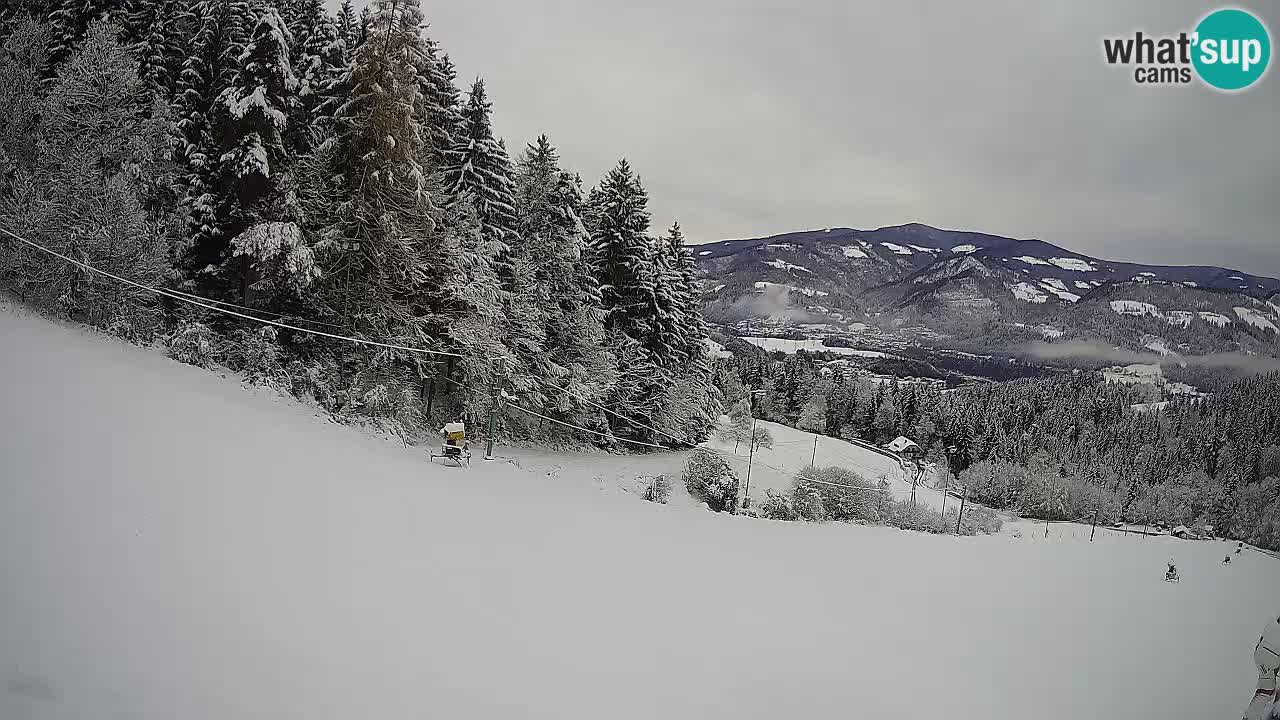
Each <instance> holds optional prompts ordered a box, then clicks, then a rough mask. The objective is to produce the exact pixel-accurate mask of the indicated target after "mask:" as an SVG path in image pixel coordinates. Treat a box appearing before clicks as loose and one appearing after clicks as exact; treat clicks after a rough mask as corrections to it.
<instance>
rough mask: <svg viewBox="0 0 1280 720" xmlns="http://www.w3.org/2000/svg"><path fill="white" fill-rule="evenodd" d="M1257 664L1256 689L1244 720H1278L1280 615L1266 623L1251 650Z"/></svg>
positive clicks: (1279, 719) (1279, 718)
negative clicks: (1277, 676) (1277, 677)
mask: <svg viewBox="0 0 1280 720" xmlns="http://www.w3.org/2000/svg"><path fill="white" fill-rule="evenodd" d="M1253 661H1254V662H1256V663H1257V664H1258V689H1257V691H1255V692H1254V694H1253V701H1252V702H1250V703H1249V709H1248V710H1246V711H1245V713H1244V720H1280V698H1277V697H1276V672H1277V670H1280V617H1278V618H1276V619H1275V620H1273V621H1271V622H1269V623H1267V627H1266V628H1264V629H1263V630H1262V637H1261V638H1258V645H1257V647H1255V648H1254V650H1253Z"/></svg>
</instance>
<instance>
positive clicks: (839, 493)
mask: <svg viewBox="0 0 1280 720" xmlns="http://www.w3.org/2000/svg"><path fill="white" fill-rule="evenodd" d="M793 494H794V495H796V496H799V495H801V494H804V495H805V496H806V498H808V497H810V496H812V497H813V498H816V501H817V502H819V503H821V505H822V510H823V512H822V514H823V516H824V517H826V518H829V519H831V520H840V521H844V522H849V521H859V522H873V523H874V522H880V520H881V516H882V515H883V513H884V511H885V510H886V509H887V507H888V504H889V503H890V502H891V501H892V499H893V496H892V495H890V494H889V486H888V484H887V483H884V482H880V483H875V482H871V481H869V480H866V479H865V478H863V477H862V476H861V475H859V474H857V473H855V472H853V471H852V470H848V469H845V468H842V467H825V468H808V469H806V470H804V471H802V472H801V473H800V474H799V475H797V476H796V479H795V484H794V491H793ZM808 502H812V501H808Z"/></svg>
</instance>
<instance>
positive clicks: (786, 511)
mask: <svg viewBox="0 0 1280 720" xmlns="http://www.w3.org/2000/svg"><path fill="white" fill-rule="evenodd" d="M764 497H765V499H764V502H763V503H761V505H760V517H763V518H768V519H769V520H796V519H798V517H799V516H798V515H797V514H796V510H795V507H793V506H792V504H791V499H790V498H788V497H787V496H786V495H783V494H782V493H780V492H774V491H773V490H765V491H764Z"/></svg>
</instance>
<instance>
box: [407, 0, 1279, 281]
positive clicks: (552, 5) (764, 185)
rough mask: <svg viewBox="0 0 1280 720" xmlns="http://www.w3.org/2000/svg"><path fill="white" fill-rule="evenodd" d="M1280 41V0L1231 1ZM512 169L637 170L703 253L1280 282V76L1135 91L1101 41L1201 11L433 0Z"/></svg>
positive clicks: (444, 39)
mask: <svg viewBox="0 0 1280 720" xmlns="http://www.w3.org/2000/svg"><path fill="white" fill-rule="evenodd" d="M1237 4H1239V5H1242V6H1244V7H1249V8H1251V9H1253V10H1255V11H1257V12H1258V13H1259V14H1260V15H1261V16H1262V17H1263V19H1264V20H1265V21H1267V22H1268V23H1269V24H1270V26H1271V27H1272V34H1273V36H1274V35H1276V34H1277V32H1276V29H1277V28H1280V8H1278V6H1277V5H1276V4H1275V3H1268V2H1257V1H1256V0H1255V1H1254V2H1243V3H1237ZM423 7H424V10H425V12H426V14H427V17H428V20H429V21H430V22H431V30H430V32H431V34H432V35H433V37H435V38H436V39H437V40H439V41H440V43H441V44H442V45H443V46H444V48H445V49H446V50H447V51H448V52H450V54H451V55H452V56H453V58H454V60H455V62H456V64H457V65H458V68H459V71H460V74H461V77H460V81H469V80H470V79H471V78H473V77H475V76H476V75H481V76H484V77H485V78H486V81H487V83H488V85H489V89H490V92H491V96H492V98H493V100H494V104H495V126H496V128H497V130H498V132H499V133H500V134H501V135H503V136H504V137H506V138H507V142H508V145H509V147H511V148H512V150H513V151H518V150H519V149H521V148H522V147H523V145H524V143H526V142H527V141H529V140H530V139H532V138H534V137H535V136H536V135H537V134H539V133H542V132H546V133H547V134H548V135H550V137H551V139H552V141H553V142H555V143H556V144H557V145H558V146H559V147H560V149H561V153H562V156H563V158H564V160H565V162H566V163H567V164H569V165H571V166H572V167H574V168H575V169H577V170H578V171H580V172H581V173H582V174H583V177H584V178H586V179H587V180H588V181H589V182H592V181H594V180H595V179H596V178H598V177H600V176H601V175H602V174H603V173H604V172H605V171H607V170H608V168H609V167H610V166H611V165H612V164H613V163H614V162H616V161H617V159H618V158H619V157H621V156H626V157H627V158H628V159H629V160H631V162H632V164H633V165H634V166H635V167H636V168H637V169H638V171H639V172H640V173H641V175H642V177H643V179H644V182H645V185H646V187H647V188H648V189H649V192H650V195H651V197H652V204H651V207H652V209H653V211H654V221H655V222H654V224H655V226H656V227H664V226H665V225H667V224H669V223H670V222H671V221H672V220H673V219H677V218H678V219H679V220H680V223H681V225H682V226H683V227H684V228H685V232H686V235H687V236H688V237H689V238H690V239H691V241H694V242H704V241H711V240H718V239H724V238H730V237H746V236H757V235H764V234H770V233H776V232H785V231H788V230H799V229H806V228H812V227H823V226H829V225H851V226H854V227H876V226H882V225H892V224H898V223H904V222H911V221H919V222H924V223H928V224H931V225H936V226H940V227H947V228H957V229H974V230H983V231H988V232H994V233H1000V234H1006V235H1011V236H1015V237H1035V238H1040V239H1044V240H1048V241H1050V242H1055V243H1058V244H1061V245H1065V246H1067V247H1070V248H1072V249H1075V250H1079V251H1081V252H1087V253H1090V254H1094V255H1098V256H1101V257H1105V258H1109V259H1116V260H1140V261H1147V262H1165V263H1178V264H1200V263H1204V264H1224V265H1229V266H1233V267H1237V268H1239V269H1244V270H1249V271H1252V272H1258V273H1264V274H1270V275H1280V244H1278V243H1277V232H1276V227H1277V225H1280V203H1277V202H1276V197H1277V196H1276V188H1277V186H1280V145H1278V144H1277V142H1276V139H1275V131H1274V128H1275V123H1276V118H1277V117H1280V112H1278V111H1280V77H1276V71H1275V70H1274V69H1272V70H1271V71H1270V72H1269V76H1268V77H1267V78H1266V79H1264V81H1263V82H1262V83H1261V84H1260V85H1259V86H1257V87H1255V88H1254V89H1252V90H1250V91H1248V92H1246V93H1242V94H1236V95H1223V94H1218V93H1215V92H1212V91H1210V90H1208V89H1206V88H1203V87H1200V86H1198V85H1194V86H1188V87H1163V88H1150V87H1140V86H1138V85H1136V84H1134V82H1133V80H1132V76H1131V74H1130V73H1129V72H1128V71H1126V70H1125V69H1123V68H1115V67H1108V66H1107V65H1106V64H1105V63H1104V62H1103V60H1102V38H1103V37H1107V36H1119V35H1124V34H1126V33H1131V32H1133V31H1134V30H1137V29H1143V30H1146V31H1148V32H1152V33H1174V32H1177V31H1179V30H1182V29H1189V28H1190V27H1191V25H1192V24H1193V23H1194V22H1195V21H1196V20H1197V19H1198V18H1199V17H1200V16H1201V15H1203V14H1204V13H1205V12H1206V11H1208V10H1210V9H1212V8H1213V7H1216V6H1215V5H1207V4H1201V3H1197V2H1191V1H1190V0H1137V1H1136V2H1130V3H1123V4H1121V3H1113V2H1106V1H1104V0H1095V1H1092V2H1077V3H1026V2H1019V1H1017V0H985V1H983V2H970V3H954V2H949V1H947V0H932V1H925V0H915V1H911V0H901V1H897V2H892V1H887V0H886V1H885V2H848V1H842V0H822V1H821V2H814V1H810V2H796V3H788V2H769V1H768V0H701V1H691V2H645V3H634V2H631V1H630V0H558V1H553V0H542V1H536V0H469V1H468V2H447V3H445V2H440V3H433V2H424V5H423Z"/></svg>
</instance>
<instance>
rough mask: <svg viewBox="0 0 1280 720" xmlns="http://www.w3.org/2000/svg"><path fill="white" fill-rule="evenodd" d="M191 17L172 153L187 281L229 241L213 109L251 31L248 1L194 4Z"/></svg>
mask: <svg viewBox="0 0 1280 720" xmlns="http://www.w3.org/2000/svg"><path fill="white" fill-rule="evenodd" d="M190 17H191V18H192V19H193V25H194V27H195V28H196V32H195V35H194V36H193V37H192V39H191V41H190V43H189V47H190V50H189V54H188V57H187V59H186V60H185V61H184V62H183V65H182V71H181V72H180V73H178V79H177V83H176V86H175V90H174V110H175V115H176V117H177V123H176V129H177V136H178V137H177V150H176V153H175V155H176V159H177V161H178V164H179V166H180V169H179V172H180V175H179V182H180V184H181V186H182V194H183V205H184V208H185V210H186V218H187V228H186V230H185V232H184V233H183V243H182V246H181V247H180V248H178V252H177V253H176V255H177V256H178V257H177V259H178V263H179V265H180V267H181V268H182V270H183V274H184V275H185V276H186V278H187V279H188V280H190V279H192V278H195V277H197V276H199V274H200V273H204V272H205V271H207V270H212V269H215V268H216V264H217V263H218V262H219V260H220V249H221V248H224V247H225V246H226V243H227V238H226V237H225V235H224V233H223V229H222V227H221V224H220V222H219V218H218V206H219V204H220V201H219V197H218V195H217V194H216V193H217V191H218V189H219V187H220V183H219V175H220V167H221V163H220V161H219V158H220V157H221V156H222V149H221V148H220V147H219V138H218V136H217V128H216V127H215V121H216V119H217V113H216V112H215V109H216V107H217V102H218V98H220V97H221V96H222V93H223V92H224V91H225V90H226V89H227V88H229V87H230V86H231V82H232V80H233V79H234V78H235V76H236V74H237V71H238V69H239V57H240V54H241V52H243V50H244V46H245V44H246V43H247V42H248V40H249V31H250V30H251V29H252V28H251V26H250V23H251V22H252V15H251V13H250V11H249V3H248V2H247V0H197V2H196V3H195V4H194V5H192V7H191V11H190Z"/></svg>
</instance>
